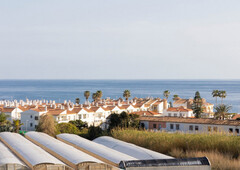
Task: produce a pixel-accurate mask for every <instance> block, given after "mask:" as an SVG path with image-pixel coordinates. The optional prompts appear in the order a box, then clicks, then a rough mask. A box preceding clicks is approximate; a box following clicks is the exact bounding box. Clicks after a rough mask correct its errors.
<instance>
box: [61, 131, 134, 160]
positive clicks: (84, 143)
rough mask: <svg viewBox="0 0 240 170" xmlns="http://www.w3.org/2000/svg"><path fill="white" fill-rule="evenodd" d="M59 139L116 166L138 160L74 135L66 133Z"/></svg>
mask: <svg viewBox="0 0 240 170" xmlns="http://www.w3.org/2000/svg"><path fill="white" fill-rule="evenodd" d="M57 137H58V138H61V139H63V140H65V141H67V142H69V143H72V144H74V145H76V146H78V147H80V148H83V149H84V150H87V151H89V152H91V153H93V154H95V155H98V156H100V157H102V158H104V159H107V160H109V161H111V162H114V163H116V164H119V163H120V162H121V161H122V160H137V159H136V158H134V157H131V156H129V155H126V154H124V153H121V152H118V151H116V150H113V149H110V148H108V147H106V146H104V145H101V144H98V143H95V142H92V141H89V140H87V139H84V138H82V137H80V136H77V135H74V134H66V133H64V134H59V135H57Z"/></svg>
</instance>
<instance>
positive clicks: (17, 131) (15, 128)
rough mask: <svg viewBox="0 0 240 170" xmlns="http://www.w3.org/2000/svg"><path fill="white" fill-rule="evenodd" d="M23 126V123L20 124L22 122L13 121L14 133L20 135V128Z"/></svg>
mask: <svg viewBox="0 0 240 170" xmlns="http://www.w3.org/2000/svg"><path fill="white" fill-rule="evenodd" d="M22 125H23V123H21V122H20V120H18V119H17V120H13V127H14V132H16V133H19V129H20V127H21V126H22Z"/></svg>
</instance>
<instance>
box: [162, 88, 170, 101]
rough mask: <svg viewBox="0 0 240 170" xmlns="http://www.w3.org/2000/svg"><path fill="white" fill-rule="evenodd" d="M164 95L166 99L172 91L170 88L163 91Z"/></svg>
mask: <svg viewBox="0 0 240 170" xmlns="http://www.w3.org/2000/svg"><path fill="white" fill-rule="evenodd" d="M163 95H164V97H165V98H166V99H168V97H169V95H170V91H169V90H165V91H164V92H163Z"/></svg>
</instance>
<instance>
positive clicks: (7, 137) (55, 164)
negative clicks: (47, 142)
mask: <svg viewBox="0 0 240 170" xmlns="http://www.w3.org/2000/svg"><path fill="white" fill-rule="evenodd" d="M0 140H1V141H2V142H3V143H4V144H5V145H6V146H7V147H8V148H9V149H10V150H11V151H12V152H13V153H14V154H15V155H17V156H18V158H20V159H21V160H22V161H23V162H24V163H25V164H27V166H28V167H30V168H31V169H34V170H47V169H54V170H55V169H56V170H64V169H68V167H67V166H66V165H65V164H64V163H63V162H61V161H60V160H58V159H57V158H55V157H53V156H52V155H50V154H49V153H47V152H46V151H44V150H43V149H41V148H40V147H38V146H36V145H35V144H33V143H32V142H30V141H29V140H27V139H26V138H24V137H23V136H21V135H19V134H17V133H11V132H2V133H0Z"/></svg>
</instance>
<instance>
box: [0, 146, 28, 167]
mask: <svg viewBox="0 0 240 170" xmlns="http://www.w3.org/2000/svg"><path fill="white" fill-rule="evenodd" d="M6 164H18V165H22V166H26V165H25V164H24V163H23V162H22V161H21V160H20V159H18V158H17V156H15V155H14V154H13V153H12V152H11V151H10V149H8V147H7V146H5V145H4V144H3V143H2V142H0V166H1V165H6Z"/></svg>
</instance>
